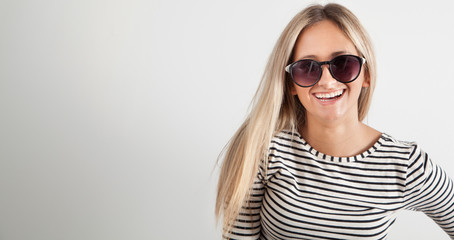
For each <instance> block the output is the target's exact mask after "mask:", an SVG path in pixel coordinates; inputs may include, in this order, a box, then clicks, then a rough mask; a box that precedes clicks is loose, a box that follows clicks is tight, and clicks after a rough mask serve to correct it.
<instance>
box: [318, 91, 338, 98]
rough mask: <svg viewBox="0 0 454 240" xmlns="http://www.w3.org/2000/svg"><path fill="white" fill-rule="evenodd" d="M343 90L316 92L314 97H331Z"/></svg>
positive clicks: (336, 95)
mask: <svg viewBox="0 0 454 240" xmlns="http://www.w3.org/2000/svg"><path fill="white" fill-rule="evenodd" d="M343 92H344V90H337V91H334V92H330V93H316V94H315V97H317V98H318V99H323V98H333V97H338V96H340V95H342V93H343Z"/></svg>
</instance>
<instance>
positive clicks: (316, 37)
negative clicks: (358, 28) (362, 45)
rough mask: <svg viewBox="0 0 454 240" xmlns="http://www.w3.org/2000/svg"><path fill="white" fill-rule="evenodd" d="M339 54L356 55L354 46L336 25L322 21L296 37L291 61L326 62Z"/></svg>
mask: <svg viewBox="0 0 454 240" xmlns="http://www.w3.org/2000/svg"><path fill="white" fill-rule="evenodd" d="M340 54H353V55H358V53H357V51H356V48H355V45H353V43H352V41H350V39H349V38H348V37H347V36H346V35H345V34H344V33H343V32H342V31H341V30H340V29H339V28H338V27H337V25H336V24H335V23H333V22H331V21H328V20H323V21H320V22H318V23H315V24H314V25H312V26H310V27H308V28H306V29H305V30H304V31H303V32H302V33H301V34H300V35H299V36H298V39H297V41H296V43H295V47H294V51H293V61H296V60H299V59H304V58H311V59H315V60H318V61H326V60H330V59H331V58H332V57H334V56H336V55H340Z"/></svg>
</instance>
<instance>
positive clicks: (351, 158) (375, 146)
mask: <svg viewBox="0 0 454 240" xmlns="http://www.w3.org/2000/svg"><path fill="white" fill-rule="evenodd" d="M294 135H295V136H296V137H298V139H299V141H300V142H301V144H302V146H303V149H304V150H305V151H307V152H308V153H310V154H311V155H312V156H313V157H315V158H316V159H317V160H319V161H329V162H339V163H348V162H355V161H361V160H363V159H364V158H367V157H368V156H369V155H371V154H372V153H374V152H375V151H376V150H377V149H379V148H380V147H381V146H382V145H383V143H384V142H385V141H386V139H388V138H389V137H388V136H387V134H386V133H381V135H380V137H379V138H378V140H377V141H376V142H375V143H374V144H373V145H372V146H371V147H370V148H369V149H367V150H366V151H364V152H362V153H360V154H358V155H355V156H349V157H335V156H331V155H328V154H324V153H322V152H319V151H318V150H316V149H315V148H313V147H312V146H311V145H310V144H309V143H308V142H307V141H306V140H305V139H304V138H303V137H302V136H301V135H300V134H299V133H298V132H296V133H294Z"/></svg>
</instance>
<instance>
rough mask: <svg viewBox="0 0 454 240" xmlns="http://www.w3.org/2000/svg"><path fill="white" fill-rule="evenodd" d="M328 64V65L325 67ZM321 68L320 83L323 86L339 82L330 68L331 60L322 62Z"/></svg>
mask: <svg viewBox="0 0 454 240" xmlns="http://www.w3.org/2000/svg"><path fill="white" fill-rule="evenodd" d="M324 65H326V67H323V66H324ZM320 68H321V70H322V72H321V76H320V79H319V80H318V84H319V85H321V86H327V85H328V86H329V85H332V84H335V83H337V80H336V79H335V78H334V77H333V75H332V74H331V70H330V61H326V62H320Z"/></svg>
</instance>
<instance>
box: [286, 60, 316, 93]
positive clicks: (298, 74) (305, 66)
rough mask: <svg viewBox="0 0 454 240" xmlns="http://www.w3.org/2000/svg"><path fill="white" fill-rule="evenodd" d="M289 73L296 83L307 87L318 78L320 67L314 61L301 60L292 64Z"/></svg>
mask: <svg viewBox="0 0 454 240" xmlns="http://www.w3.org/2000/svg"><path fill="white" fill-rule="evenodd" d="M291 73H292V77H293V80H294V81H295V82H296V84H298V85H300V86H303V87H308V86H312V85H314V84H315V83H316V82H317V81H318V79H319V78H320V73H321V67H320V65H319V64H318V63H317V62H316V61H313V60H301V61H298V62H296V63H295V64H294V65H293V66H292V69H291Z"/></svg>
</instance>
